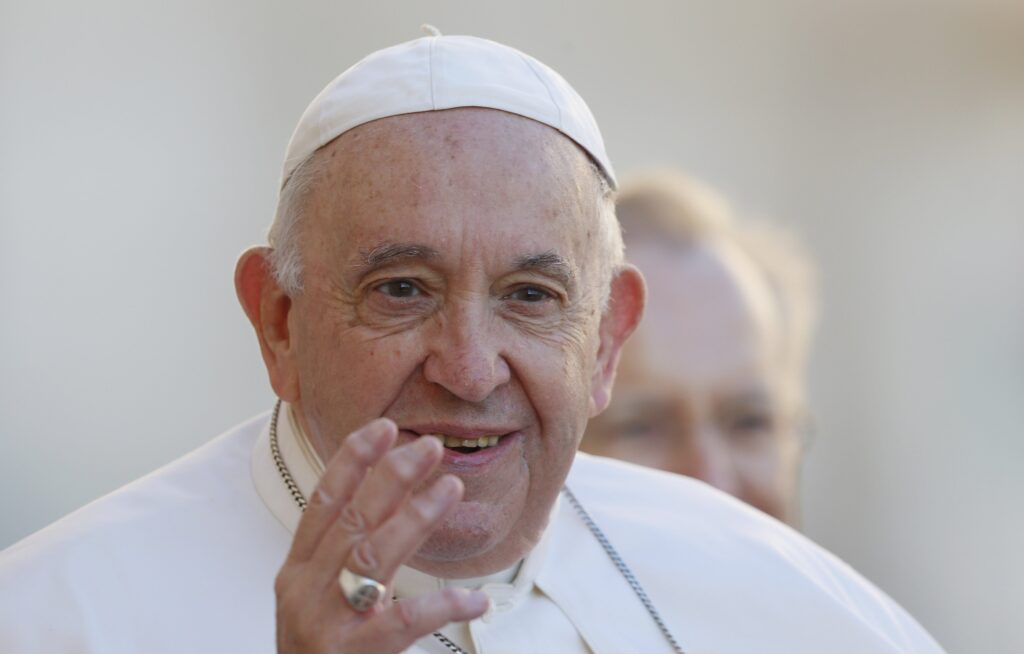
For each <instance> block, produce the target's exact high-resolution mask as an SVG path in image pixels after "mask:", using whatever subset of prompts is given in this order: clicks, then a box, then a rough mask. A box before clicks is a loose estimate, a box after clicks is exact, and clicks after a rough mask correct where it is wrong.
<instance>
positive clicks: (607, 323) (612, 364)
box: [590, 264, 647, 418]
mask: <svg viewBox="0 0 1024 654" xmlns="http://www.w3.org/2000/svg"><path fill="white" fill-rule="evenodd" d="M646 300H647V286H646V285H645V284H644V278H643V275H641V274H640V271H639V270H637V268H636V266H633V265H631V264H625V265H623V266H622V267H621V268H620V269H619V270H618V272H617V273H616V274H615V277H614V278H613V279H612V283H611V293H610V295H609V298H608V309H607V311H605V312H604V315H603V316H601V327H600V339H601V341H600V345H599V346H598V350H597V363H596V365H595V367H594V377H593V379H592V380H591V389H590V417H591V418H593V417H594V416H596V415H597V414H599V413H601V412H602V411H604V410H605V408H607V406H608V403H609V402H610V401H611V397H612V384H613V383H614V382H615V369H616V367H617V366H618V365H619V355H620V354H621V353H622V346H623V345H624V344H625V343H626V339H628V338H629V335H630V334H632V333H633V330H635V329H636V326H637V325H638V324H640V318H641V317H642V316H643V313H644V303H645V302H646Z"/></svg>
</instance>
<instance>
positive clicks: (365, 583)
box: [338, 568, 387, 613]
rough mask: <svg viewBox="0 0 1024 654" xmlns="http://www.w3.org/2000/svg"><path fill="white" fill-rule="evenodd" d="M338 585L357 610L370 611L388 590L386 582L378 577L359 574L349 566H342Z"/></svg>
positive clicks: (350, 604)
mask: <svg viewBox="0 0 1024 654" xmlns="http://www.w3.org/2000/svg"><path fill="white" fill-rule="evenodd" d="M338 585H339V586H340V587H341V594H342V595H343V596H344V597H345V600H346V601H347V602H348V603H349V606H351V607H352V608H353V609H355V610H356V611H358V612H360V613H362V612H363V611H368V610H369V609H370V608H371V607H372V606H373V605H374V604H376V603H377V600H379V599H380V598H381V597H383V596H384V593H385V592H387V588H385V586H384V584H382V583H380V582H379V581H377V580H376V579H370V578H369V577H364V576H362V575H357V574H356V573H354V572H352V571H351V570H349V569H348V568H342V569H341V574H339V575H338Z"/></svg>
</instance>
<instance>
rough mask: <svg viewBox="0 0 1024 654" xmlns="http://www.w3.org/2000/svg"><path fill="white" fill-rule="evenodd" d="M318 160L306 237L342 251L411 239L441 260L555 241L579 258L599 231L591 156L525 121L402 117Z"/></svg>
mask: <svg viewBox="0 0 1024 654" xmlns="http://www.w3.org/2000/svg"><path fill="white" fill-rule="evenodd" d="M317 156H320V157H323V158H324V159H325V161H324V164H325V166H324V168H323V171H322V174H321V175H320V177H319V178H318V180H317V181H316V183H315V186H314V189H313V192H312V195H311V197H310V200H309V206H308V210H307V216H308V217H309V219H310V225H309V229H310V230H311V231H312V232H313V233H314V237H315V238H314V241H316V242H322V243H324V244H325V245H327V246H329V247H332V248H334V249H339V248H340V249H341V250H345V251H351V250H353V249H354V248H355V249H365V248H367V247H373V246H375V245H376V244H378V243H383V242H395V241H401V242H410V241H415V242H423V243H429V244H431V245H432V246H433V247H435V248H437V249H439V250H441V251H442V252H443V251H444V250H446V249H449V247H465V246H470V247H475V248H488V247H489V248H495V247H497V248H502V247H509V246H512V245H516V246H518V247H520V248H521V249H534V250H536V249H538V248H540V249H550V248H551V246H552V244H557V245H558V246H559V247H561V248H563V249H564V248H569V249H571V250H574V251H576V252H579V251H581V250H583V249H585V248H586V247H587V246H588V244H589V241H590V240H591V236H592V235H593V233H594V232H595V231H596V230H595V229H594V221H596V219H597V203H596V198H597V189H596V179H594V175H593V173H592V172H591V171H590V168H589V165H588V162H587V159H586V155H585V154H583V152H582V151H581V150H580V149H579V147H578V146H576V145H575V143H573V142H572V141H571V140H569V139H568V138H567V137H565V136H563V135H562V134H560V133H559V132H557V131H556V130H554V129H551V128H550V127H547V126H545V125H541V124H540V123H536V122H534V121H532V120H529V119H527V118H523V117H520V116H515V115H512V114H508V113H505V112H501V111H496V110H492V109H476V108H462V109H452V110H447V111H438V112H426V113H420V114H409V115H404V116H394V117H390V118H385V119H382V120H379V121H375V122H373V123H368V124H366V125H362V126H360V127H358V128H355V129H353V130H351V131H349V132H347V133H345V134H343V135H342V136H340V137H339V138H338V139H336V140H335V141H333V142H332V143H331V144H329V145H328V146H326V147H325V148H324V150H322V151H321V152H320V153H318V155H317ZM545 243H547V244H548V246H547V248H543V246H544V244H545ZM517 254H521V253H517ZM562 254H563V255H565V256H568V255H569V254H572V253H571V252H565V253H562Z"/></svg>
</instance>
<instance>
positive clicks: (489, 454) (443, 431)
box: [399, 424, 522, 474]
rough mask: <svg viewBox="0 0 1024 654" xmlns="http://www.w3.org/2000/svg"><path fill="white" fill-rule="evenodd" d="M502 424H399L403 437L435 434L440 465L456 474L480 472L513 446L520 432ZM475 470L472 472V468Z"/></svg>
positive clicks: (425, 436) (409, 437)
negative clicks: (441, 449) (441, 455)
mask: <svg viewBox="0 0 1024 654" xmlns="http://www.w3.org/2000/svg"><path fill="white" fill-rule="evenodd" d="M509 428H510V427H506V426H498V425H491V426H483V425H480V426H475V427H470V426H462V425H459V426H455V425H439V424H434V425H415V426H412V425H410V426H409V427H403V428H401V430H400V432H399V433H400V434H404V435H405V436H404V438H405V439H408V440H412V439H414V438H436V439H437V440H438V441H439V442H440V443H441V445H443V446H444V464H443V466H442V468H443V469H445V470H447V471H449V472H458V473H459V474H470V473H472V474H483V472H484V471H485V470H489V469H490V468H491V466H492V465H500V463H499V462H500V461H503V460H504V459H505V456H506V455H507V454H508V452H510V451H511V450H510V448H513V449H514V444H515V443H516V442H517V441H519V440H521V438H522V432H520V431H519V430H517V429H515V428H514V427H512V428H511V429H512V431H507V430H508V429H509ZM473 471H475V472H473Z"/></svg>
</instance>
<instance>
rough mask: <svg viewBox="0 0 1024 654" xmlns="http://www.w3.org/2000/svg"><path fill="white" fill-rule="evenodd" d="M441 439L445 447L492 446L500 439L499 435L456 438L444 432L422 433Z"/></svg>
mask: <svg viewBox="0 0 1024 654" xmlns="http://www.w3.org/2000/svg"><path fill="white" fill-rule="evenodd" d="M424 435H425V436H430V437H432V438H436V439H437V440H439V441H441V443H442V444H443V445H444V446H445V447H478V448H480V447H494V446H495V445H497V444H498V441H499V440H500V439H501V437H500V436H480V437H479V438H457V437H455V436H446V435H444V434H424Z"/></svg>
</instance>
